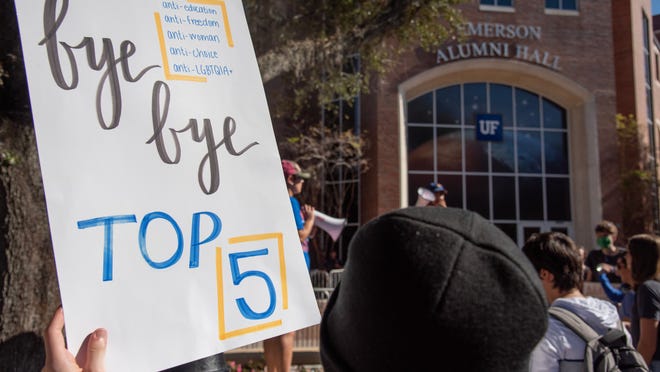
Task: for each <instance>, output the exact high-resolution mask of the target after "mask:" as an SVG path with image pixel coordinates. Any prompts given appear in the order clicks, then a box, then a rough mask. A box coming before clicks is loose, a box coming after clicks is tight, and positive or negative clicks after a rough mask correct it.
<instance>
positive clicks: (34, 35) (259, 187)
mask: <svg viewBox="0 0 660 372" xmlns="http://www.w3.org/2000/svg"><path fill="white" fill-rule="evenodd" d="M15 3H16V9H17V14H18V20H19V27H20V32H21V42H22V47H23V53H24V59H25V65H26V70H27V76H28V85H29V91H30V99H31V105H32V114H33V119H34V125H35V131H36V136H37V145H38V152H39V159H40V163H41V171H42V176H43V182H44V187H45V193H46V202H47V208H48V217H49V223H50V228H51V235H52V241H53V248H54V253H55V261H56V266H57V275H58V280H59V285H60V292H61V297H62V304H63V307H64V314H65V321H66V337H67V341H68V345H69V348H70V349H71V350H72V352H74V354H75V352H76V351H77V349H78V348H79V347H80V345H81V343H82V341H83V339H84V337H85V336H86V335H87V334H88V333H89V332H91V331H92V330H94V329H96V328H98V327H105V328H107V329H108V332H109V343H108V353H107V365H108V369H109V371H156V370H161V369H165V368H169V367H172V366H176V365H180V364H183V363H186V362H189V361H192V360H196V359H200V358H203V357H206V356H210V355H213V354H216V353H219V352H222V351H224V350H228V349H233V348H236V347H239V346H242V345H245V344H248V343H252V342H256V341H259V340H262V339H265V338H268V337H272V336H275V335H278V334H282V333H286V332H289V331H292V330H295V329H300V328H303V327H307V326H310V325H313V324H317V323H318V322H319V320H320V315H319V311H318V307H317V304H316V301H315V299H314V295H313V291H312V287H311V283H310V280H309V275H308V272H307V268H306V265H305V262H304V258H303V254H302V251H301V246H300V241H299V239H298V234H297V231H296V228H295V225H294V221H293V218H292V217H293V216H292V210H291V205H290V202H289V198H288V194H287V191H286V187H285V184H284V182H283V181H284V178H283V173H282V167H281V165H280V158H279V154H278V151H277V144H276V142H275V137H274V133H273V129H272V124H271V121H270V117H269V113H268V107H267V103H266V97H265V94H264V90H263V85H262V81H261V78H260V74H259V70H258V66H257V61H256V57H255V55H254V51H253V48H252V42H251V39H250V35H249V32H248V28H247V22H246V20H245V15H244V11H243V8H242V3H241V1H240V0H166V1H154V0H145V1H131V0H114V1H98V0H84V1H83V0H74V1H69V0H40V1H35V0H16V1H15Z"/></svg>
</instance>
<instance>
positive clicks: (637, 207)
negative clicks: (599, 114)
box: [616, 114, 658, 238]
mask: <svg viewBox="0 0 660 372" xmlns="http://www.w3.org/2000/svg"><path fill="white" fill-rule="evenodd" d="M639 125H640V124H639V123H638V121H637V119H636V118H635V116H634V115H632V114H631V115H628V116H625V115H622V114H617V115H616V132H617V144H618V147H619V154H621V156H620V157H619V169H620V175H619V178H620V182H621V197H622V198H623V203H622V205H623V211H622V215H623V219H622V221H623V228H622V234H620V235H621V237H622V238H625V237H629V236H632V235H635V234H639V233H643V232H649V231H655V230H656V229H657V226H654V221H655V220H656V218H657V216H653V214H654V210H653V209H654V208H653V205H655V204H656V202H654V201H656V200H658V198H657V190H656V187H657V186H656V185H654V182H653V180H654V179H655V177H654V175H655V161H654V159H652V158H650V157H649V156H648V152H649V148H648V146H646V145H643V143H644V142H643V141H641V140H640V138H639V136H640V133H642V132H643V131H641V130H640V128H639ZM639 227H642V229H641V230H637V229H639Z"/></svg>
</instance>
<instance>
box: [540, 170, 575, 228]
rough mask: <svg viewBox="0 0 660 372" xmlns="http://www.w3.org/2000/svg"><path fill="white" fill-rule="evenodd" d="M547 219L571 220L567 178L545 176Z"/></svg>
mask: <svg viewBox="0 0 660 372" xmlns="http://www.w3.org/2000/svg"><path fill="white" fill-rule="evenodd" d="M545 182H546V192H547V196H546V198H547V201H548V220H552V221H570V220H571V191H570V186H569V182H568V178H546V181H545Z"/></svg>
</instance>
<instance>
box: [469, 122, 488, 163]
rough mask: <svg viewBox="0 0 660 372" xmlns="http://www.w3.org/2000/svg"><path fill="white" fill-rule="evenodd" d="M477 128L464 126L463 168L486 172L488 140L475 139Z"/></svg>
mask: <svg viewBox="0 0 660 372" xmlns="http://www.w3.org/2000/svg"><path fill="white" fill-rule="evenodd" d="M476 135H477V129H476V128H475V127H474V126H473V127H472V128H465V170H466V171H468V172H488V141H477V138H476Z"/></svg>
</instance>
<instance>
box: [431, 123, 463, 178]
mask: <svg viewBox="0 0 660 372" xmlns="http://www.w3.org/2000/svg"><path fill="white" fill-rule="evenodd" d="M436 130H437V133H438V137H437V141H438V142H437V143H438V170H439V171H461V170H463V157H462V154H461V128H437V129H436Z"/></svg>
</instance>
